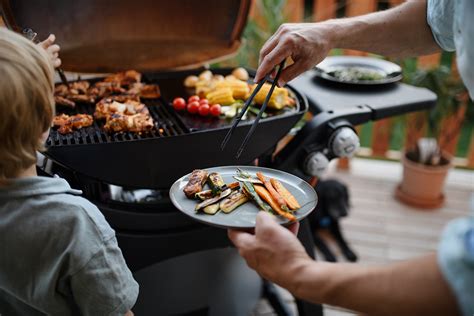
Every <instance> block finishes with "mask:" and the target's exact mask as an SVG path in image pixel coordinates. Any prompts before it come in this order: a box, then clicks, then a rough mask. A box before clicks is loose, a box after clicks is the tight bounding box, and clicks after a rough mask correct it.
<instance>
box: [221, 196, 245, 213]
mask: <svg viewBox="0 0 474 316" xmlns="http://www.w3.org/2000/svg"><path fill="white" fill-rule="evenodd" d="M248 200H249V199H248V198H247V196H246V195H245V194H243V193H242V192H240V191H236V192H234V193H232V194H231V195H230V196H228V197H226V198H225V199H224V200H222V201H221V203H220V204H219V207H220V209H221V210H222V212H224V213H230V212H232V211H233V210H235V209H236V208H237V207H239V206H240V205H242V204H244V203H245V202H247V201H248Z"/></svg>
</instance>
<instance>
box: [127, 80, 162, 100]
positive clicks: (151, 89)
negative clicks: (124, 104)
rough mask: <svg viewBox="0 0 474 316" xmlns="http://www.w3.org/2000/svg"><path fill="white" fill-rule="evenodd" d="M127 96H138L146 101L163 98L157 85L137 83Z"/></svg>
mask: <svg viewBox="0 0 474 316" xmlns="http://www.w3.org/2000/svg"><path fill="white" fill-rule="evenodd" d="M127 94H129V95H137V96H139V97H140V98H144V99H158V98H159V97H160V96H161V93H160V88H159V87H158V85H156V84H144V83H141V82H136V83H134V84H132V85H131V87H130V89H128V91H127Z"/></svg>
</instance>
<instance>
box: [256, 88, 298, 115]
mask: <svg viewBox="0 0 474 316" xmlns="http://www.w3.org/2000/svg"><path fill="white" fill-rule="evenodd" d="M256 87H257V85H256V84H255V85H253V86H252V89H251V92H253V90H254V89H255V88H256ZM270 88H271V85H270V84H269V83H265V84H264V85H263V86H262V89H260V91H259V92H258V93H257V95H256V96H255V99H253V101H254V102H255V103H257V104H260V105H261V104H263V102H264V101H265V98H266V97H267V94H268V93H269V92H270ZM288 98H289V97H288V90H286V89H285V88H279V87H275V90H273V93H272V96H271V97H270V101H268V107H269V108H272V109H275V110H281V109H282V108H284V107H285V106H286V105H288Z"/></svg>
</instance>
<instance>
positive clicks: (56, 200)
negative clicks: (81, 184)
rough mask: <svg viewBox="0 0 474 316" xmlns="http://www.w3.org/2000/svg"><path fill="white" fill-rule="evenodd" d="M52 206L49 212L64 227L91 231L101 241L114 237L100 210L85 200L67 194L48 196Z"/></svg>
mask: <svg viewBox="0 0 474 316" xmlns="http://www.w3.org/2000/svg"><path fill="white" fill-rule="evenodd" d="M49 199H50V202H51V204H52V205H54V206H53V207H52V209H51V211H52V212H53V213H54V214H55V215H56V216H58V220H59V221H61V222H64V224H65V225H75V226H77V227H79V228H84V229H88V230H93V231H94V232H95V233H97V235H98V237H99V238H100V239H102V241H106V240H108V239H110V238H112V237H113V236H115V232H114V230H113V229H112V228H111V227H110V225H109V224H108V223H107V221H106V219H105V217H104V215H103V214H102V213H101V212H100V210H99V209H98V208H97V206H95V205H94V204H92V203H91V202H89V201H88V200H87V199H85V198H83V197H81V196H77V195H72V194H68V193H61V194H56V195H55V196H50V198H49Z"/></svg>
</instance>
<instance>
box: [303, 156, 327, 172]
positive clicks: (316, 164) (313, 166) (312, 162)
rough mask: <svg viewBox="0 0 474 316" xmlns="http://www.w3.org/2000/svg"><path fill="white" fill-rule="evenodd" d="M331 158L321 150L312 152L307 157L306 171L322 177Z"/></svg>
mask: <svg viewBox="0 0 474 316" xmlns="http://www.w3.org/2000/svg"><path fill="white" fill-rule="evenodd" d="M328 164H329V159H328V158H327V157H326V155H324V154H323V153H322V152H320V151H315V152H312V153H311V154H309V155H308V157H306V160H305V163H304V171H305V172H306V173H307V174H309V175H311V176H314V177H320V176H321V175H322V174H323V172H324V171H325V170H326V168H327V166H328Z"/></svg>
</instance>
